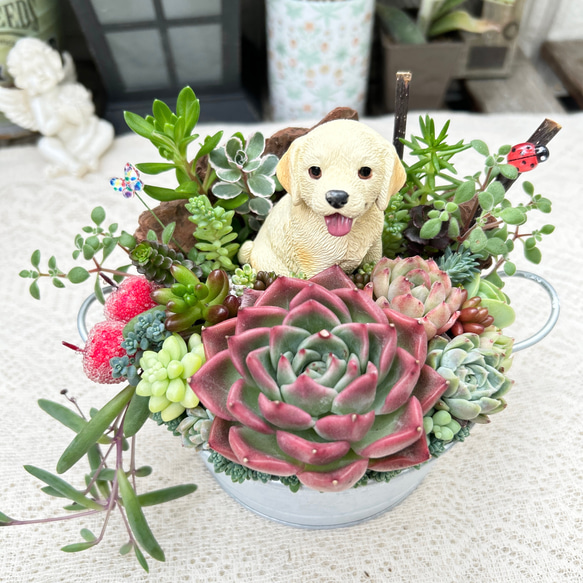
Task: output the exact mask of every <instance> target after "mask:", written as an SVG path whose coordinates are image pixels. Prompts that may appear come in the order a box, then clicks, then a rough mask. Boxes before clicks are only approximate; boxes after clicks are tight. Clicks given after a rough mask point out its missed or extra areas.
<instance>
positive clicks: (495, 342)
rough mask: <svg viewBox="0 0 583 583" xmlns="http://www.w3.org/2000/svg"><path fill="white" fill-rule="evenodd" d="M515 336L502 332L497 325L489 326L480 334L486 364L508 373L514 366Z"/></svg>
mask: <svg viewBox="0 0 583 583" xmlns="http://www.w3.org/2000/svg"><path fill="white" fill-rule="evenodd" d="M513 345H514V338H511V337H510V336H506V335H505V334H502V331H501V330H500V329H499V328H496V326H494V325H492V326H488V327H487V328H486V329H485V330H484V331H483V332H482V333H481V334H480V350H481V351H482V354H483V355H484V359H485V361H486V364H489V365H490V366H493V367H494V368H495V369H496V370H497V371H499V372H503V373H507V372H508V371H509V370H510V367H511V366H512V346H513Z"/></svg>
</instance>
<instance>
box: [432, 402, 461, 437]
mask: <svg viewBox="0 0 583 583" xmlns="http://www.w3.org/2000/svg"><path fill="white" fill-rule="evenodd" d="M461 428H462V426H461V425H460V424H459V423H458V422H457V421H456V420H455V419H453V418H452V416H451V414H450V413H448V412H447V411H444V410H443V409H440V410H439V411H436V410H435V409H431V411H429V414H428V415H426V416H425V417H423V429H425V433H426V434H427V435H428V436H429V434H430V433H433V435H435V437H436V438H437V439H441V440H442V441H444V442H446V443H447V442H448V441H451V440H452V439H453V438H454V436H455V435H456V434H457V433H459V431H460V430H461Z"/></svg>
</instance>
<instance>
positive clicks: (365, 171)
mask: <svg viewBox="0 0 583 583" xmlns="http://www.w3.org/2000/svg"><path fill="white" fill-rule="evenodd" d="M358 177H359V178H362V179H363V180H367V179H368V178H371V177H372V170H371V169H370V168H369V167H368V166H363V167H362V168H360V169H359V170H358Z"/></svg>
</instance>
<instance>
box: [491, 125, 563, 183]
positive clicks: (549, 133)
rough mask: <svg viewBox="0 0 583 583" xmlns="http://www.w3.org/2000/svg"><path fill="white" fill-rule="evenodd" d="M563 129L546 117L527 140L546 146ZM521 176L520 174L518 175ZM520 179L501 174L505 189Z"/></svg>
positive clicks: (501, 181)
mask: <svg viewBox="0 0 583 583" xmlns="http://www.w3.org/2000/svg"><path fill="white" fill-rule="evenodd" d="M560 130H561V125H560V124H558V123H557V122H556V121H553V120H552V119H548V118H546V119H545V120H544V121H543V122H542V123H541V124H540V126H538V128H537V129H536V130H535V132H534V133H533V134H532V136H530V138H528V140H526V141H527V142H530V143H531V144H534V145H535V146H546V145H547V144H548V143H549V142H550V141H551V140H552V139H553V138H554V137H555V136H556V135H557V134H558V133H559V131H560ZM518 176H520V174H519V175H518ZM516 180H518V178H516V179H515V180H511V179H509V178H505V177H504V176H501V177H500V179H499V182H500V184H502V186H503V187H504V190H506V191H507V190H508V189H509V188H510V187H511V186H512V185H513V184H514V183H515V182H516Z"/></svg>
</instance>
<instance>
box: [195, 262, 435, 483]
mask: <svg viewBox="0 0 583 583" xmlns="http://www.w3.org/2000/svg"><path fill="white" fill-rule="evenodd" d="M247 299H248V302H247V303H252V304H253V305H251V306H249V307H245V308H243V309H241V310H240V311H239V314H238V316H237V318H234V319H231V320H227V321H225V322H222V323H221V324H217V325H215V326H212V327H210V328H207V329H206V330H204V331H203V333H202V338H203V344H204V347H205V352H206V357H207V362H206V364H205V365H203V367H202V368H201V369H200V370H199V371H198V372H197V373H196V374H195V375H194V376H193V377H192V380H191V387H192V389H193V390H194V392H195V393H196V394H197V395H198V397H199V398H200V400H201V401H202V402H203V403H204V405H205V406H206V407H207V408H208V409H209V410H210V411H211V412H212V413H213V414H214V415H215V416H216V417H215V419H214V421H213V425H212V429H211V435H210V439H209V444H210V446H211V447H212V448H213V449H214V450H215V451H217V452H219V453H220V454H222V455H223V456H225V457H227V458H228V459H230V460H232V461H234V462H237V463H240V464H242V465H244V466H247V467H249V468H252V469H254V470H257V471H260V472H265V473H268V474H273V475H278V476H289V475H294V474H295V475H297V476H298V478H299V480H300V482H302V484H304V485H306V486H308V487H310V488H314V489H316V490H320V491H334V492H335V491H342V490H345V489H347V488H350V487H351V486H353V485H354V484H355V482H357V481H358V480H359V479H360V477H361V476H362V475H363V474H364V473H365V471H366V470H367V468H371V469H374V470H376V471H381V472H382V471H389V470H396V469H403V468H405V467H409V466H412V465H416V464H419V463H421V462H423V461H425V460H427V459H428V458H429V457H430V454H429V451H428V448H427V442H426V437H425V433H424V431H423V414H424V412H426V411H428V410H429V409H430V408H431V407H432V406H433V404H434V403H435V402H436V401H437V400H438V399H439V397H440V396H441V394H442V393H443V392H444V390H445V388H446V382H445V379H444V378H443V377H441V376H440V375H438V374H437V373H436V372H435V371H434V370H433V369H431V368H430V367H428V366H427V365H425V364H424V362H425V357H426V352H427V338H426V334H425V330H424V328H423V327H422V326H420V325H419V324H418V322H417V320H415V319H412V318H409V317H407V316H404V315H403V314H400V313H398V312H393V311H392V310H390V309H385V310H384V311H383V310H382V309H381V308H380V307H379V306H377V305H376V304H375V302H374V301H373V300H372V298H371V297H370V294H368V293H367V292H366V291H362V290H358V289H357V288H356V287H355V286H354V284H353V283H352V281H351V280H350V279H349V278H348V277H347V276H346V275H345V274H344V273H343V271H342V270H341V269H340V268H339V267H331V268H329V269H327V270H326V271H324V272H322V273H320V274H318V275H316V276H315V277H313V278H312V279H310V280H308V281H305V280H300V279H294V278H287V277H280V278H278V279H277V280H276V281H275V283H273V284H272V285H271V286H270V287H269V288H268V289H267V291H265V292H263V293H262V294H260V295H259V296H257V294H255V295H253V294H251V296H250V298H247ZM253 302H254V303H253Z"/></svg>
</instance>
